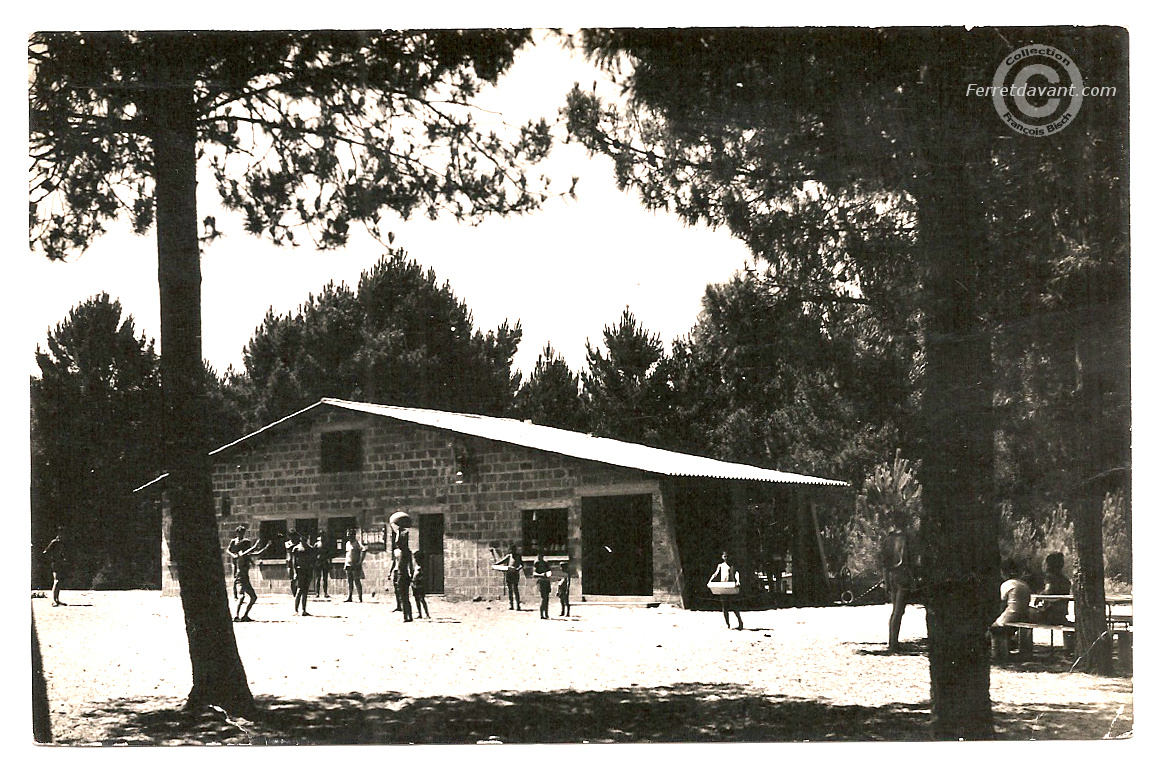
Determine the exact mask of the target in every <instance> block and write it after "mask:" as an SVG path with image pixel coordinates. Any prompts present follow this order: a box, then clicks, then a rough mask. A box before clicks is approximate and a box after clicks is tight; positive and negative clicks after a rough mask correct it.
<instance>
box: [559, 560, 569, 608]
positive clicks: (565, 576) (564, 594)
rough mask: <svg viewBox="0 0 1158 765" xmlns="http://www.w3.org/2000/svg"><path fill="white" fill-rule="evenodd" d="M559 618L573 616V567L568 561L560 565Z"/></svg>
mask: <svg viewBox="0 0 1158 765" xmlns="http://www.w3.org/2000/svg"><path fill="white" fill-rule="evenodd" d="M559 576H560V579H559V616H570V615H571V567H570V566H569V565H568V564H567V561H563V562H562V563H560V564H559Z"/></svg>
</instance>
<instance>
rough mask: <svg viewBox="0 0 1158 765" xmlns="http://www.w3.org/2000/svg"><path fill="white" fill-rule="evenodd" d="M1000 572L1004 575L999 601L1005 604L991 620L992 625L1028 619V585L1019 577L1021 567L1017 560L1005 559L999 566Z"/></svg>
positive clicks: (999, 625) (1000, 625)
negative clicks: (998, 614) (995, 619)
mask: <svg viewBox="0 0 1158 765" xmlns="http://www.w3.org/2000/svg"><path fill="white" fill-rule="evenodd" d="M1001 574H1002V576H1004V577H1005V581H1004V582H1002V583H1001V601H1002V602H1003V603H1004V604H1005V610H1004V611H1002V612H1001V615H1000V616H998V617H997V621H995V622H993V626H994V627H1002V626H1004V625H1006V624H1011V623H1013V622H1027V621H1029V595H1030V593H1029V585H1028V584H1026V583H1025V580H1024V579H1022V578H1021V577H1022V574H1021V567H1020V566H1018V565H1017V561H1014V560H1007V561H1005V564H1004V565H1003V566H1002V567H1001Z"/></svg>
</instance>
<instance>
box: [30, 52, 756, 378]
mask: <svg viewBox="0 0 1158 765" xmlns="http://www.w3.org/2000/svg"><path fill="white" fill-rule="evenodd" d="M601 79H602V75H601V73H600V72H598V71H597V70H596V69H595V68H594V67H593V66H591V65H590V64H587V63H586V62H584V61H583V60H582V57H581V56H579V55H578V54H575V55H572V54H570V53H569V52H567V51H565V50H564V49H563V48H562V47H561V46H560V45H559V44H558V42H557V41H556V40H554V39H553V38H550V37H547V36H544V38H543V39H542V40H540V42H539V44H537V45H536V46H534V47H533V48H529V49H525V50H524V51H523V52H521V53H520V54H519V57H518V59H517V60H516V63H515V65H514V66H513V67H512V68H511V70H510V71H509V72H508V74H507V75H506V76H504V77H503V78H502V79H501V80H500V81H499V83H498V87H497V88H488V90H487V92H484V93H483V94H482V96H481V97H480V99H479V104H480V105H481V106H483V107H484V108H486V109H487V110H488V112H499V113H501V115H502V119H503V121H505V122H507V123H509V124H513V125H519V124H522V123H524V122H526V121H527V120H528V119H531V118H533V117H538V116H544V117H547V118H548V119H554V118H555V117H556V116H557V115H558V110H559V108H560V107H561V106H562V105H563V103H564V99H565V96H566V93H567V91H568V90H570V88H571V86H572V85H573V84H574V83H576V82H579V83H581V84H582V86H583V87H585V88H589V87H590V86H591V85H592V83H593V82H595V81H596V80H601ZM598 92H599V93H601V94H604V95H611V94H612V93H613V92H615V91H614V89H613V87H612V86H611V85H610V83H608V82H606V81H603V82H601V83H600V86H599V87H598ZM479 119H480V121H482V122H486V121H487V120H488V119H496V118H495V117H488V116H487V114H483V115H482V116H481V117H480V118H479ZM560 135H562V132H560ZM542 167H543V168H544V169H545V171H546V173H547V175H548V176H549V177H551V178H552V179H553V183H552V188H559V187H561V188H562V189H564V190H565V189H566V188H567V187H568V185H569V183H570V180H571V178H572V177H573V176H577V177H578V178H579V179H580V180H579V184H578V186H577V192H578V198H577V199H574V200H570V199H562V198H560V199H552V200H549V201H548V203H547V204H546V206H545V207H544V208H543V209H542V210H540V211H538V212H534V213H530V214H527V215H523V216H518V217H514V218H504V219H500V218H493V219H488V220H486V221H484V222H483V223H481V224H479V225H477V226H471V225H468V224H459V223H456V222H455V221H454V220H453V219H444V220H438V221H429V220H426V219H424V218H420V219H417V220H414V219H412V220H410V221H402V220H401V219H398V218H396V219H395V220H394V221H393V222H391V223H387V224H386V225H385V226H384V228H385V229H386V230H390V231H392V232H393V233H394V234H395V240H394V246H395V247H400V248H402V249H404V250H406V251H407V254H408V255H409V257H411V258H413V259H414V260H416V261H417V262H419V263H421V264H422V265H423V266H425V267H429V268H433V269H434V271H435V273H436V274H437V276H438V278H439V281H440V282H443V281H445V282H449V284H450V286H451V288H452V289H453V290H454V292H455V294H456V295H457V296H458V297H459V299H461V300H463V301H464V302H465V303H466V305H467V306H468V307H469V308H470V309H471V310H472V312H473V314H474V320H475V326H476V328H479V329H482V330H483V331H486V330H490V329H494V328H496V327H498V326H499V325H500V324H501V323H502V322H503V321H505V320H509V321H510V322H511V323H512V324H514V323H515V322H516V321H519V322H521V323H522V328H523V340H522V342H521V344H520V346H519V352H518V354H517V355H516V357H515V360H514V366H515V367H516V368H518V369H521V370H522V371H523V372H524V376H526V375H527V374H529V373H530V372H531V370H532V369H534V365H535V361H536V359H537V358H538V356H539V354H540V352H541V351H542V349H543V347H544V346H545V345H546V344H547V343H548V342H550V343H551V345H552V346H553V347H554V348H555V349H556V351H557V352H558V353H559V354H560V355H562V356H563V358H564V359H566V361H567V362H568V364H569V365H570V366H571V368H572V370H574V371H578V370H579V369H580V368H581V367H582V366H583V365H584V361H585V353H586V352H585V345H586V343H587V341H588V340H591V341H592V342H593V343H594V344H596V345H598V344H600V343H601V338H602V331H603V328H604V326H606V325H608V324H612V323H615V322H616V321H617V320H618V318H619V316H620V314H621V313H622V311H623V309H624V308H625V307H630V308H631V310H632V312H633V313H634V314H635V315H636V317H637V319H639V321H640V323H641V324H642V325H643V326H644V327H645V328H646V329H647V330H648V331H650V332H652V333H657V334H659V336H660V337H661V339H662V340H663V341H664V342H665V343H668V344H670V342H671V341H672V340H673V339H674V338H675V337H677V336H679V335H683V334H686V333H687V331H688V330H689V329H690V328H691V327H692V325H693V324H694V322H695V320H696V316H697V314H698V312H699V310H700V299H701V298H702V297H703V294H704V288H705V286H706V285H707V284H709V283H714V282H720V281H725V280H727V279H728V278H729V277H730V276H731V275H732V273H734V272H735V271H736V270H737V269H738V268H740V267H741V266H743V265H744V263H745V261H746V260H747V259H748V257H749V255H748V250H747V248H746V247H745V246H744V245H743V244H742V243H740V242H739V241H737V240H735V239H733V238H732V237H731V236H730V235H729V234H728V232H727V231H726V230H717V231H712V230H709V229H707V228H705V227H698V228H689V227H687V226H685V225H684V224H683V223H682V222H680V220H679V219H678V218H677V217H676V216H675V215H674V214H668V213H662V212H660V213H652V212H649V211H647V210H645V209H644V208H643V207H642V205H641V204H640V203H639V201H638V199H637V198H636V197H635V195H634V194H633V193H631V192H623V191H619V190H618V189H616V188H615V182H614V177H613V172H612V164H611V161H610V160H608V159H607V158H603V157H599V158H591V157H588V156H587V153H586V151H585V150H584V149H582V147H580V146H577V145H573V144H564V143H558V144H557V145H556V148H555V149H554V151H553V152H552V155H551V157H550V158H549V159H548V160H547V162H546V163H545V164H544V165H543V166H542ZM206 175H207V174H206V173H204V172H203V173H202V175H201V177H202V179H203V182H202V184H201V186H200V189H199V202H198V204H199V207H200V208H201V209H200V211H199V214H200V216H201V217H204V216H205V215H206V214H209V213H210V212H214V213H215V214H216V216H217V221H218V227H219V228H220V229H221V230H223V231H224V232H225V233H226V236H225V237H224V238H222V239H220V240H218V241H217V242H214V243H213V244H211V245H209V246H208V247H206V248H205V250H204V252H203V254H202V278H203V284H202V303H203V317H204V318H203V325H204V326H203V344H204V355H205V358H206V359H207V360H208V361H209V363H210V364H211V365H213V366H214V368H216V369H217V370H218V371H219V372H220V371H224V370H225V369H226V368H227V367H229V366H230V365H232V366H234V367H235V368H241V366H242V350H243V348H244V346H245V344H246V343H247V342H248V341H249V339H250V338H251V337H252V335H253V332H254V329H255V328H256V327H257V326H258V324H260V323H261V320H262V318H263V316H264V315H265V313H266V311H267V310H268V309H269V308H270V307H271V306H272V308H273V310H274V311H275V312H276V313H279V314H281V313H286V312H290V311H295V310H296V309H297V308H298V306H300V305H301V304H302V303H303V302H304V301H305V300H306V299H307V297H308V296H309V294H310V293H311V292H315V293H316V292H317V291H318V290H319V289H320V288H321V287H322V286H323V285H324V284H326V283H327V282H329V281H330V280H333V281H335V282H346V283H347V284H349V285H350V286H356V285H357V281H358V277H359V275H360V274H361V272H362V271H363V270H365V269H367V268H369V267H370V266H371V265H372V264H373V263H375V262H376V261H377V260H378V259H379V258H380V257H381V256H382V255H383V253H384V252H385V248H384V247H383V246H382V245H381V244H379V243H378V242H375V241H374V240H372V239H371V238H370V237H369V236H368V235H366V234H365V233H364V232H359V233H360V234H361V235H360V236H355V237H354V238H353V239H352V241H351V243H350V244H349V245H347V246H346V247H345V248H343V249H342V250H337V251H329V252H317V251H314V250H313V249H312V248H309V247H306V246H303V247H300V248H284V247H277V246H275V245H273V244H272V243H270V242H268V241H266V240H263V239H259V238H257V237H253V236H251V235H248V234H245V233H244V232H243V231H242V229H241V226H240V222H239V221H238V220H236V219H235V218H234V219H231V216H230V215H229V214H222V213H221V212H220V211H214V210H213V203H214V201H215V197H216V194H215V191H214V189H213V188H212V186H211V184H210V183H208V182H206V181H205V179H206ZM156 257H157V256H156V239H155V236H154V233H153V231H150V232H149V233H148V234H146V235H144V236H134V235H133V234H132V233H131V232H129V231H128V228H127V226H115V227H114V228H112V230H110V231H109V232H108V233H106V234H105V235H103V236H102V237H100V238H98V239H96V240H94V242H93V243H92V245H91V247H90V248H89V249H88V250H87V251H86V252H85V253H83V254H82V255H80V256H74V257H73V258H71V259H70V260H69V261H68V262H63V263H62V262H49V261H48V260H47V259H45V258H44V257H43V256H42V255H41V254H39V253H37V252H31V251H25V252H22V253H20V255H19V269H18V273H17V278H18V279H19V280H20V282H21V283H23V284H30V285H38V286H37V298H36V300H35V301H33V302H31V303H30V304H29V305H28V306H27V307H26V309H25V312H24V315H23V316H22V318H21V326H20V330H21V343H22V347H23V356H24V358H23V360H22V363H23V364H24V365H25V366H26V367H27V372H28V374H37V373H38V370H37V367H36V364H35V353H34V351H35V349H36V347H37V345H38V344H39V345H41V346H43V345H44V343H45V338H46V337H47V335H48V332H49V330H50V328H52V327H55V326H56V324H57V323H58V322H60V321H61V320H62V319H64V318H65V317H66V316H67V314H68V311H69V309H70V308H71V307H73V306H75V305H76V304H78V303H80V302H82V301H83V300H85V299H87V298H89V297H90V296H92V295H95V294H98V293H100V292H102V291H103V292H108V293H109V295H110V296H112V297H113V298H117V299H119V300H120V302H121V306H122V310H123V312H124V314H131V315H132V316H133V318H134V321H135V324H136V327H137V330H138V332H144V333H145V334H146V335H147V336H148V337H150V338H154V339H157V340H158V345H159V336H160V318H159V307H158V293H157V276H156Z"/></svg>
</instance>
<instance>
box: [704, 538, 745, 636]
mask: <svg viewBox="0 0 1158 765" xmlns="http://www.w3.org/2000/svg"><path fill="white" fill-rule="evenodd" d="M708 582H709V583H711V582H735V583H736V584H737V585H739V584H740V572H739V570H737V568H736V567H735V566H733V565H732V564H730V563H728V553H727V552H722V553H720V564H719V565H718V566H716V571H715V573H713V574H712V577H711V579H709V580H708ZM719 597H720V609H721V610H722V611H723V612H724V624H725V625H727V627H728V628H729V629H731V627H732V622H731V621H730V620H729V619H728V612H729V611H731V612H732V613H734V614H735V615H736V629H738V630H742V629H744V620H743V619H742V618H741V617H740V609H739V607H738V606H737V605H736V601H737V598H736V596H735V595H720V596H719Z"/></svg>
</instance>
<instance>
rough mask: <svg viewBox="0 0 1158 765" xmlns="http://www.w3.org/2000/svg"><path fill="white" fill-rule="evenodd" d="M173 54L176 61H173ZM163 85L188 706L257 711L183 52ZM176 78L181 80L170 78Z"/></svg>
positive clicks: (166, 250)
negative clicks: (222, 526) (225, 527)
mask: <svg viewBox="0 0 1158 765" xmlns="http://www.w3.org/2000/svg"><path fill="white" fill-rule="evenodd" d="M166 54H167V55H166ZM159 58H161V59H162V60H166V59H167V61H168V62H174V63H173V64H172V66H164V65H162V66H161V67H159V69H160V71H159V72H158V74H159V75H160V77H159V79H160V82H158V83H155V84H157V85H162V84H163V87H158V88H157V89H156V90H155V91H154V93H153V95H152V96H151V98H150V99H149V107H148V119H149V125H150V136H151V138H152V142H153V152H154V179H155V183H156V206H157V275H158V280H159V282H160V297H161V351H162V353H161V390H162V396H163V399H164V408H163V411H164V424H163V430H164V443H165V460H166V463H167V465H166V466H167V468H168V471H169V478H168V479H167V483H166V491H167V493H168V495H169V501H170V507H171V510H172V517H173V527H172V544H171V554H172V558H173V563H174V564H175V565H176V568H177V578H178V581H179V582H180V587H181V606H182V608H183V609H184V613H185V633H186V635H187V636H188V639H189V659H190V661H191V662H192V665H193V688H192V690H191V691H190V693H189V698H188V701H187V703H188V706H189V707H190V708H196V707H200V706H203V705H205V704H216V705H218V706H221V707H223V708H225V709H227V710H229V711H231V712H235V713H241V714H243V713H245V712H248V711H251V710H252V708H253V695H252V693H251V692H250V690H249V684H248V683H247V681H246V677H245V669H244V667H242V664H241V657H240V655H239V654H238V651H237V641H236V638H235V636H234V633H233V621H232V619H231V617H230V612H229V600H228V595H227V593H226V589H225V577H224V569H223V567H222V564H221V547H220V540H219V539H218V533H217V520H216V517H215V515H214V507H213V486H212V479H211V475H210V463H209V456H208V451H209V449H208V445H207V444H205V443H203V441H204V438H203V437H202V435H201V434H203V433H204V432H205V428H204V425H203V423H202V422H201V418H202V417H204V416H206V413H207V408H206V407H205V406H204V405H203V404H204V377H205V375H204V362H203V361H202V350H201V261H200V245H199V242H198V235H197V197H196V192H197V179H196V171H197V122H196V111H195V104H194V94H193V89H192V86H191V84H190V83H188V82H181V81H180V77H179V74H178V72H179V67H180V62H179V59H180V51H179V49H178V50H176V51H172V50H170V51H165V52H164V53H162V54H161V56H160V57H159ZM170 78H172V79H170Z"/></svg>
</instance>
